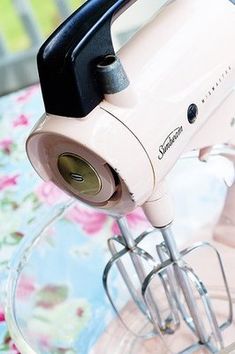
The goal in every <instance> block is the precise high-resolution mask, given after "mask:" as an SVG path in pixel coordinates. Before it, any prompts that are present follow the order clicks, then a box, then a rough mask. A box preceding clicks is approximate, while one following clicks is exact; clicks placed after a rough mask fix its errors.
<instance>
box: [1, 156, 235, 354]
mask: <svg viewBox="0 0 235 354" xmlns="http://www.w3.org/2000/svg"><path fill="white" fill-rule="evenodd" d="M233 181H234V167H233V163H231V162H229V161H228V160H227V159H225V158H224V157H218V156H213V154H212V156H211V157H210V158H209V162H208V163H203V162H200V161H199V160H198V159H196V158H192V156H191V155H188V156H186V157H185V158H184V159H181V160H180V161H179V162H178V163H177V165H176V166H175V168H174V170H173V171H172V172H171V174H170V175H169V177H168V182H169V186H170V190H171V193H172V195H173V198H174V202H175V210H176V217H175V222H174V225H173V230H174V232H175V237H176V240H177V243H178V244H179V245H180V246H181V247H182V246H183V245H184V244H191V243H192V242H193V240H195V239H196V240H199V239H202V240H205V239H208V238H211V235H212V234H213V230H214V227H215V225H216V223H217V221H218V219H219V216H220V213H221V211H222V209H223V205H224V200H225V198H226V193H227V189H228V186H231V185H232V184H233ZM136 220H139V221H140V223H139V224H138V226H136V225H135V226H134V224H135V221H136ZM128 221H129V224H130V225H133V230H132V231H133V233H134V234H135V236H137V235H139V234H140V233H141V232H143V231H144V230H145V229H146V228H147V227H149V225H148V223H147V221H146V220H145V219H144V217H143V214H141V211H138V212H137V213H134V214H132V215H129V216H128ZM94 230H96V231H95V232H94ZM112 232H113V233H116V232H118V230H117V226H116V224H115V222H114V219H113V218H111V217H109V216H107V215H106V214H103V213H101V212H97V211H94V210H92V209H90V208H88V207H85V206H82V207H81V204H80V203H77V202H76V203H75V202H74V201H72V200H68V201H66V202H64V203H62V204H58V205H56V206H54V207H52V208H51V210H50V212H48V210H46V212H43V211H39V212H38V216H37V221H35V222H34V225H33V227H32V228H31V229H28V230H27V235H26V236H25V238H24V239H23V240H22V243H21V245H20V247H19V248H18V250H17V252H16V254H15V255H14V257H13V258H12V261H11V262H10V264H9V267H8V271H7V272H4V273H3V274H2V276H1V279H2V292H1V294H2V303H3V306H4V308H5V314H6V321H7V325H8V327H9V331H10V334H11V336H12V338H13V340H14V342H15V344H16V346H17V348H18V349H19V351H20V352H21V353H22V354H29V353H40V354H41V353H42V354H47V353H58V354H59V353H67V354H70V353H79V354H101V353H102V354H110V353H112V354H118V353H121V352H122V353H125V354H130V353H133V354H134V353H135V354H136V353H138V354H142V353H167V352H169V343H170V344H171V343H173V342H174V340H173V337H171V336H170V337H169V339H166V341H162V339H161V337H151V334H152V328H149V325H148V321H147V320H146V319H145V317H143V318H141V314H137V312H136V310H135V309H134V307H133V304H132V301H131V299H130V295H129V293H128V291H126V289H125V286H123V284H122V279H121V277H120V275H119V274H118V272H117V269H116V268H115V269H114V270H113V273H112V274H111V277H110V278H111V281H110V292H111V293H112V296H113V298H114V299H115V303H116V304H117V307H118V309H119V311H120V313H121V317H122V319H124V321H125V322H126V323H127V324H128V326H129V327H131V330H132V332H135V334H134V333H131V332H130V331H128V330H127V329H126V328H125V326H123V325H122V323H121V322H120V321H119V319H118V318H117V315H116V314H115V312H114V311H113V310H112V307H111V305H110V303H109V301H108V299H107V297H106V295H105V292H104V289H103V284H102V274H103V270H104V268H105V265H106V264H107V262H108V260H109V259H110V257H111V256H110V253H109V251H108V247H107V239H108V238H109V237H110V236H111V234H112ZM161 241H162V240H161V236H160V233H159V232H158V231H156V232H154V233H153V234H151V237H147V238H146V240H145V241H144V243H143V245H142V244H141V247H142V248H143V249H145V250H147V251H148V252H149V253H150V254H152V255H153V257H155V254H156V251H155V246H156V244H157V243H158V244H159V243H160V242H161ZM221 247H222V248H224V246H223V245H221ZM231 252H233V250H232V251H231ZM231 252H230V253H229V258H228V262H227V263H228V266H229V265H230V263H229V262H231V259H232V257H233V255H232V253H231ZM234 254H235V253H234ZM206 257H207V255H206V254H204V255H202V256H201V257H200V256H197V257H194V258H195V259H194V260H193V262H194V261H195V260H196V261H195V267H197V266H199V268H200V267H202V268H203V267H205V262H204V263H203V262H202V258H203V260H204V261H205V260H206V264H209V258H208V259H207V258H206ZM234 258H235V257H234ZM225 263H226V262H225ZM193 264H194V263H193ZM203 264H204V265H203ZM213 264H214V263H212V266H211V267H209V266H208V267H207V268H208V269H209V268H210V269H211V270H212V272H213V274H215V273H216V268H214V266H213ZM193 266H194V265H193ZM226 266H227V265H226ZM203 269H205V268H203ZM203 269H201V270H203ZM201 270H200V269H199V272H200V271H201ZM130 273H131V271H130ZM228 273H231V272H228ZM218 274H219V273H218ZM229 276H230V274H229ZM134 278H135V277H134V275H133V279H134ZM208 278H209V284H210V285H209V287H211V288H212V290H213V294H215V298H216V296H217V295H218V293H219V294H220V296H217V301H218V300H219V301H222V302H223V301H224V300H223V299H224V293H223V292H222V290H221V289H222V288H221V286H220V283H219V280H218V279H219V275H218V276H216V279H215V277H213V279H212V278H211V273H209V275H208ZM210 280H211V281H210ZM133 281H134V280H133ZM229 281H230V282H231V281H232V280H231V279H229ZM134 282H135V281H134ZM213 286H214V287H213ZM216 294H217V295H216ZM163 302H164V300H163ZM226 306H227V305H226V303H225V307H226ZM163 307H164V303H163ZM224 311H225V313H226V314H227V309H225V310H224ZM150 327H151V326H150ZM136 334H137V335H136ZM141 336H142V337H141ZM183 337H184V338H186V337H185V336H183ZM234 337H235V335H234ZM178 338H181V337H180V334H178ZM230 339H231V338H230ZM190 340H191V339H190ZM190 340H189V343H190ZM192 340H193V339H192ZM177 350H178V349H177ZM172 351H174V350H173V349H172Z"/></svg>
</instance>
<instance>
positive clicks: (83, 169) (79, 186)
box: [58, 153, 102, 196]
mask: <svg viewBox="0 0 235 354" xmlns="http://www.w3.org/2000/svg"><path fill="white" fill-rule="evenodd" d="M58 169H59V171H60V174H61V176H62V177H63V178H64V180H65V181H66V182H67V183H68V184H69V185H70V186H72V187H73V188H74V189H76V190H77V192H78V193H80V194H81V195H84V196H95V195H96V194H98V193H99V192H100V190H101V187H102V183H101V179H100V177H99V175H98V173H97V172H96V170H95V169H94V167H93V166H91V164H90V163H89V162H88V161H86V160H84V159H83V158H82V157H80V156H78V155H75V154H72V153H64V154H62V155H60V156H59V158H58Z"/></svg>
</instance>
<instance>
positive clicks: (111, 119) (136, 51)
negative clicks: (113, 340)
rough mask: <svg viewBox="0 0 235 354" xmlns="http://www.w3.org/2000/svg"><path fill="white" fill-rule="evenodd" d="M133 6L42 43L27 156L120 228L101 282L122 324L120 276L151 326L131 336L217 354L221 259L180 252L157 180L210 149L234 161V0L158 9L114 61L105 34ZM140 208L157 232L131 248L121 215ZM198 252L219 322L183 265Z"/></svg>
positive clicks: (84, 16) (102, 8)
mask: <svg viewBox="0 0 235 354" xmlns="http://www.w3.org/2000/svg"><path fill="white" fill-rule="evenodd" d="M134 2H135V1H128V0H90V1H87V2H86V3H85V4H84V5H83V6H82V7H81V8H79V9H78V10H77V11H76V12H75V13H74V14H73V15H71V17H70V18H68V19H67V20H66V21H65V22H64V23H63V24H62V25H61V26H60V27H59V28H58V29H57V30H56V31H55V32H54V33H53V34H52V35H51V36H50V38H49V39H48V40H47V41H46V42H45V43H44V44H43V46H42V47H41V49H40V51H39V54H38V69H39V76H40V82H41V87H42V94H43V99H44V103H45V111H46V114H45V115H44V116H43V117H42V118H41V120H40V121H39V122H38V124H37V125H36V127H35V128H34V130H33V132H32V133H31V134H30V136H29V138H28V140H27V153H28V156H29V159H30V161H31V163H32V165H33V166H34V168H35V170H36V171H37V173H38V174H39V175H40V176H41V177H42V178H43V179H45V180H51V181H53V182H54V183H55V184H56V185H57V186H59V187H60V188H61V189H63V190H64V191H65V192H67V193H68V194H69V195H71V196H73V197H75V198H77V199H79V200H81V201H82V202H85V203H87V204H89V205H91V206H93V207H96V208H99V209H103V210H105V211H106V212H108V213H109V214H111V215H113V216H114V217H115V218H116V219H117V222H118V225H119V229H120V236H118V237H115V238H112V239H110V240H109V242H108V244H109V248H110V251H111V254H112V258H111V260H110V262H109V263H108V264H107V266H106V268H105V270H104V275H103V283H104V288H105V290H106V292H107V295H108V297H109V299H110V302H111V304H112V306H113V308H114V309H115V311H116V312H117V313H119V311H118V309H117V306H116V304H115V300H114V299H113V297H112V294H111V293H110V290H109V278H110V272H111V271H112V269H113V266H114V265H115V266H117V269H118V270H119V272H120V274H121V277H122V279H123V280H124V283H125V286H126V288H127V289H128V291H129V293H130V296H131V298H132V301H133V303H134V304H135V305H136V308H137V312H139V313H140V314H142V315H143V316H144V318H145V320H146V321H147V323H148V324H149V331H148V333H145V334H140V333H136V335H139V336H142V337H143V338H146V339H147V338H151V337H153V336H157V337H159V338H161V339H163V341H164V338H167V337H169V336H171V337H172V336H173V335H174V334H176V335H177V333H178V331H179V328H180V327H181V326H182V323H184V325H183V326H185V327H186V330H187V331H189V332H190V333H192V334H193V336H194V340H193V343H190V345H188V346H187V347H186V348H180V349H177V351H178V352H185V353H191V352H194V351H198V350H199V351H200V350H205V352H212V353H217V352H219V351H220V350H221V349H223V348H224V345H225V344H224V340H223V332H224V330H225V329H226V328H227V327H228V326H229V325H231V323H232V320H233V310H232V300H231V295H230V290H229V286H228V282H227V279H226V276H225V271H224V268H223V263H222V259H221V256H220V255H219V253H218V251H217V250H216V248H215V247H214V246H213V245H211V244H209V243H208V242H202V243H197V244H194V245H193V246H191V247H188V248H186V249H185V250H183V251H180V250H179V248H178V246H177V242H176V241H177V236H176V237H175V236H174V235H173V233H172V230H171V224H172V221H173V219H174V213H173V203H172V201H171V198H170V196H169V193H168V189H167V185H166V181H165V177H166V176H167V175H168V173H169V172H170V171H171V170H172V168H173V166H174V165H175V163H176V162H177V160H178V159H179V158H181V156H182V155H183V154H184V153H185V152H188V151H191V150H196V149H197V150H199V155H198V156H199V158H200V159H205V158H206V157H207V156H209V155H210V153H213V151H214V150H213V147H214V146H215V145H218V144H227V150H225V153H224V152H223V151H220V153H221V154H222V155H226V156H227V157H229V158H231V160H233V155H234V154H233V151H232V149H231V148H230V147H229V146H231V145H233V144H234V140H235V52H234V50H233V46H232V43H235V29H234V24H235V6H234V1H231V0H173V1H166V2H165V4H164V6H162V9H161V11H160V12H159V13H158V14H157V15H156V16H155V17H154V18H153V19H152V20H151V21H150V22H149V23H148V24H147V25H145V26H144V27H143V28H142V29H141V30H139V31H138V33H137V34H136V35H135V36H134V37H133V38H132V39H131V40H130V41H129V42H128V43H127V44H126V45H124V46H123V47H122V48H121V49H120V51H119V52H118V53H115V51H114V49H113V45H112V38H111V25H112V23H113V21H114V20H115V19H116V18H117V17H118V16H119V15H121V13H122V12H123V11H125V10H126V9H127V8H128V7H129V6H130V5H132V3H134ZM138 206H142V207H143V210H144V212H145V214H146V216H147V218H148V220H149V221H150V223H151V224H152V226H153V229H151V230H150V231H147V232H144V233H143V234H142V235H140V236H139V237H138V238H137V239H134V237H133V236H132V234H131V232H130V230H129V228H128V225H127V222H126V220H125V218H124V216H125V215H126V214H127V213H129V212H131V211H133V210H134V209H135V208H136V207H138ZM156 229H158V230H160V232H161V234H162V237H163V243H161V244H158V245H156V254H155V256H153V255H150V253H148V252H147V251H146V250H145V249H144V248H142V246H141V243H142V241H144V240H146V239H147V238H149V237H150V235H152V234H153V233H154V230H156ZM204 248H206V249H208V250H211V251H212V252H214V254H215V257H217V259H218V264H219V267H220V270H221V274H222V278H223V286H224V290H225V293H226V297H227V302H228V311H227V318H226V320H225V321H223V323H219V322H220V321H219V319H218V317H217V315H216V311H215V308H214V306H213V301H212V300H211V298H210V296H209V293H208V290H207V288H206V286H205V284H204V283H203V280H202V279H201V278H200V277H199V276H198V275H197V273H196V272H195V271H194V269H193V268H192V267H191V266H190V265H189V264H188V262H187V261H186V258H187V256H188V255H191V254H192V253H195V254H196V252H199V251H201V250H202V249H204ZM125 257H127V258H128V260H129V264H131V266H129V265H128V266H127V265H126V264H125V262H124V258H125ZM130 267H132V268H133V272H134V273H135V274H136V276H137V279H138V286H137V287H136V285H135V284H134V283H133V280H132V278H133V274H130V272H129V270H130ZM160 289H161V290H160ZM160 294H161V297H162V294H164V295H165V296H164V299H165V300H164V304H165V307H166V308H165V309H164V311H162V308H161V306H160V303H161V302H162V298H159V297H160ZM163 312H164V313H163ZM119 316H120V317H121V320H122V321H123V322H124V325H126V326H127V327H129V326H128V324H126V323H125V320H123V318H122V314H119ZM130 331H132V332H133V330H132V328H130ZM226 345H227V344H226ZM166 350H167V351H171V350H172V349H171V348H169V346H168V347H167V349H166ZM155 352H156V353H157V352H158V350H157V346H156V347H155V348H154V349H153V351H152V352H151V353H155Z"/></svg>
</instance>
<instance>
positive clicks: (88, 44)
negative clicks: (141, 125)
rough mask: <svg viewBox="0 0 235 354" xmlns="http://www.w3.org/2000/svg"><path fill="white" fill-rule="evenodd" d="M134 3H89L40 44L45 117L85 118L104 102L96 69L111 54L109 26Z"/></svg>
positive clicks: (106, 0)
mask: <svg viewBox="0 0 235 354" xmlns="http://www.w3.org/2000/svg"><path fill="white" fill-rule="evenodd" d="M135 1H136V0H88V1H87V2H86V3H85V4H84V5H83V6H82V7H80V8H79V9H78V10H77V11H76V12H74V13H73V14H72V15H71V16H70V17H69V18H68V19H67V20H66V21H65V22H64V23H63V24H62V25H61V26H60V27H59V28H58V29H57V30H56V31H55V32H54V33H53V34H52V35H51V36H50V37H49V39H48V40H47V41H46V42H45V43H44V44H43V46H42V47H41V48H40V50H39V53H38V57H37V60H38V71H39V77H40V82H41V87H42V94H43V99H44V104H45V109H46V112H47V113H51V114H55V115H60V116H68V117H80V118H81V117H84V116H86V115H87V114H88V113H90V112H91V111H92V110H93V109H94V108H95V107H96V106H97V105H98V104H99V103H100V102H101V101H102V99H103V93H102V90H101V88H100V87H99V84H98V81H97V75H96V65H97V63H98V62H99V60H100V59H101V57H104V56H105V55H107V54H114V49H113V44H112V38H111V24H112V20H113V19H114V17H115V16H118V15H119V14H120V13H121V11H124V10H125V9H126V8H127V7H129V6H130V5H131V4H133V3H134V2H135Z"/></svg>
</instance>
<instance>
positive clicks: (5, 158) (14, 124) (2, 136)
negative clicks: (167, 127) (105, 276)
mask: <svg viewBox="0 0 235 354" xmlns="http://www.w3.org/2000/svg"><path fill="white" fill-rule="evenodd" d="M43 110H44V108H43V102H42V98H41V92H40V88H39V86H33V87H29V88H27V89H25V90H22V91H20V92H17V93H13V94H11V95H8V96H5V97H1V98H0V267H1V268H0V271H1V272H2V273H4V272H5V269H6V266H7V264H8V262H9V260H10V259H11V257H13V256H14V253H15V252H16V250H17V247H18V245H19V243H20V242H21V240H22V238H24V237H27V232H28V229H29V227H30V225H32V224H34V222H35V219H36V218H37V216H38V215H41V214H42V215H43V212H46V213H47V214H49V213H50V210H51V208H52V207H53V206H54V205H55V204H56V203H58V202H61V201H62V202H63V201H66V200H67V199H68V197H67V196H66V195H65V194H63V193H62V192H61V191H60V190H59V189H57V188H56V187H55V186H54V185H53V184H52V183H50V182H49V183H48V182H47V183H45V182H43V181H42V180H41V179H40V178H39V177H38V176H37V175H36V173H35V172H34V170H33V168H32V167H31V165H30V163H29V161H28V160H27V156H26V153H25V140H26V137H27V136H28V134H29V132H30V130H31V129H32V127H33V125H34V124H35V122H36V121H37V120H38V119H39V118H40V116H41V115H42V114H43ZM42 211H43V212H42ZM128 220H129V223H130V226H131V227H132V228H134V229H135V228H139V226H141V227H145V226H146V223H147V222H146V219H145V217H144V215H143V213H142V211H141V210H137V211H136V212H134V213H133V214H131V215H129V216H128ZM63 222H64V224H63V225H62V226H61V224H60V227H59V230H58V232H56V234H57V233H59V232H60V233H61V234H62V235H63V234H66V233H70V234H71V233H75V231H74V230H76V238H77V246H76V247H75V246H74V244H75V240H74V239H73V242H71V241H68V239H67V241H66V238H64V236H63V239H61V241H60V242H61V249H64V247H65V248H68V249H69V252H70V254H71V257H73V256H74V255H75V256H76V257H77V258H79V267H80V268H82V269H85V268H87V273H88V274H89V272H90V277H91V284H92V277H94V278H95V277H97V274H93V275H91V273H92V269H97V268H99V269H100V267H101V266H103V265H104V264H103V263H104V262H102V265H101V266H100V265H99V263H100V259H101V258H102V255H101V254H99V252H98V253H97V256H96V258H94V257H93V256H92V257H93V258H92V261H91V260H90V257H91V254H93V251H94V248H97V243H98V244H99V245H100V246H99V247H100V248H101V249H102V247H103V248H104V250H102V252H106V249H105V248H106V246H105V242H104V238H105V239H106V238H107V236H110V235H111V234H113V233H116V232H117V225H116V224H115V222H114V220H113V219H111V218H110V217H108V216H107V215H105V214H103V213H101V212H97V211H94V210H92V209H90V208H87V207H85V206H83V205H81V204H80V203H77V204H76V205H74V206H72V207H71V208H70V209H69V210H68V212H67V213H65V216H64V217H63ZM62 230H63V232H62ZM52 233H53V232H52ZM54 233H55V231H54ZM25 235H26V236H25ZM55 237H57V235H55ZM85 239H86V240H87V241H86V242H85V241H84V240H85ZM62 240H63V241H62ZM89 240H91V242H90V241H89ZM94 240H96V241H94ZM101 244H102V245H103V246H102V247H101ZM50 251H51V252H53V247H52V248H51V250H50ZM57 251H58V250H57ZM58 252H59V251H58ZM61 259H62V256H61ZM61 259H58V264H61V263H60V262H61ZM39 261H40V259H39V258H37V260H36V261H35V262H39ZM35 262H34V263H35ZM53 262H54V263H53V264H50V262H48V265H47V274H48V272H50V271H51V273H52V274H51V279H54V280H52V281H50V282H49V281H48V279H49V278H48V277H47V279H44V280H43V281H42V282H41V283H40V286H39V284H37V283H36V280H35V277H34V274H33V267H34V266H33V265H31V269H29V271H28V272H26V275H23V276H22V278H21V280H20V285H19V289H18V292H17V296H18V297H19V299H20V303H21V308H24V311H26V312H27V304H28V303H29V300H30V299H32V296H33V297H34V299H36V301H37V311H39V310H38V308H39V309H41V312H40V316H41V317H42V316H43V315H45V316H47V323H45V321H44V322H43V321H41V323H40V320H36V319H35V318H34V319H33V318H31V319H30V320H29V322H30V330H31V334H33V331H34V327H35V326H37V328H38V327H40V328H41V330H40V331H41V342H44V343H43V344H42V346H41V347H43V348H45V353H46V352H48V353H49V352H52V350H49V349H48V348H49V341H50V346H51V345H52V343H51V341H52V342H53V343H54V344H53V345H54V349H53V353H57V352H58V353H62V352H63V353H67V352H68V353H74V351H72V349H71V348H66V346H64V343H60V344H56V336H57V334H58V333H57V331H56V329H55V327H53V326H52V325H50V317H51V318H52V317H54V318H55V317H56V316H57V317H58V320H59V321H60V323H61V321H63V314H65V313H67V312H68V310H69V309H71V308H72V307H73V308H76V314H74V316H73V315H72V314H71V316H70V321H71V322H72V323H73V326H72V327H73V330H71V331H70V337H71V338H70V342H71V341H73V336H75V333H76V334H77V332H79V331H81V330H82V328H83V326H84V325H85V324H86V322H87V321H88V318H89V317H90V315H91V312H92V309H91V303H90V302H93V305H94V303H96V302H97V301H96V299H98V298H99V297H100V294H98V293H97V294H95V293H94V292H95V291H98V290H97V288H93V289H92V286H91V289H90V292H89V291H88V293H90V294H92V296H90V299H86V300H84V296H83V297H82V298H81V299H76V300H75V299H73V298H72V297H71V296H69V294H68V293H69V291H70V289H69V286H66V285H65V284H61V283H60V282H59V281H58V280H55V279H56V277H55V276H54V274H53V272H54V273H55V264H56V260H55V259H54V260H53ZM91 262H92V263H91ZM88 263H89V264H92V267H90V268H89V267H86V266H85V265H86V264H88ZM32 264H33V262H32ZM50 266H51V270H50ZM77 266H78V264H77ZM88 268H89V269H88ZM60 272H61V271H60ZM93 273H94V272H93ZM83 277H86V274H85V273H84V275H83ZM86 287H88V285H86ZM99 291H101V290H99ZM74 302H77V303H76V304H75V303H74ZM96 306H99V304H98V302H97V304H96ZM45 313H46V314H45ZM0 321H1V325H0V336H1V337H0V338H1V345H0V352H2V353H17V352H18V351H17V349H16V347H15V345H14V343H13V341H12V340H11V338H10V335H9V333H8V331H7V328H6V325H5V322H4V311H3V308H1V310H0ZM54 322H55V321H54ZM61 326H62V328H63V324H61ZM63 330H64V331H65V328H63ZM71 332H74V333H71ZM52 333H53V338H52V339H51V338H49V336H50V335H52ZM66 335H69V334H68V333H64V337H66ZM58 336H59V334H58ZM56 345H58V347H56ZM46 348H47V349H46ZM81 353H83V352H81ZM84 353H85V351H84ZM23 354H24V353H23Z"/></svg>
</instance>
